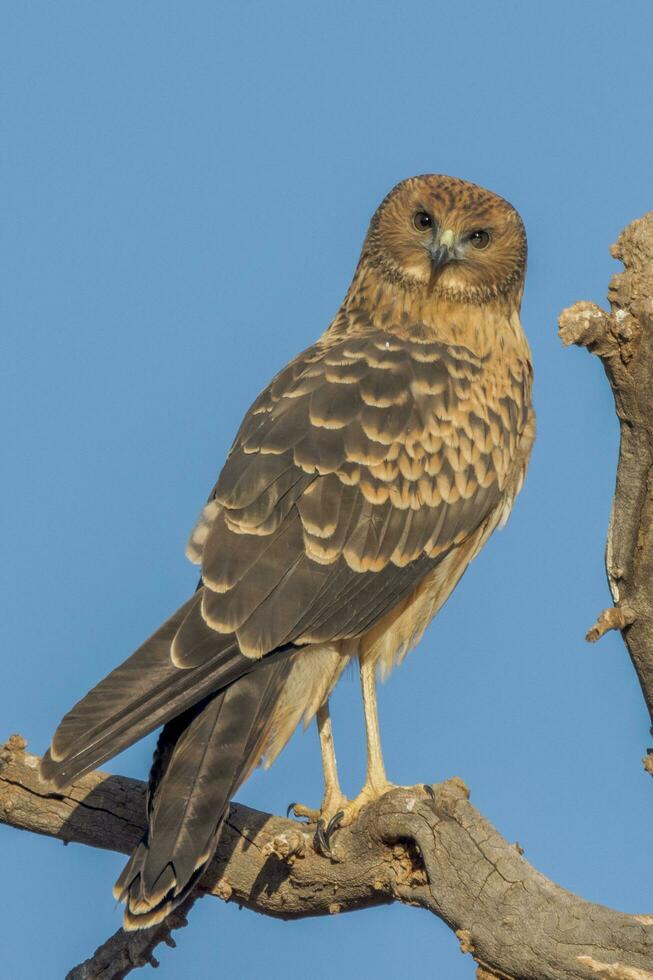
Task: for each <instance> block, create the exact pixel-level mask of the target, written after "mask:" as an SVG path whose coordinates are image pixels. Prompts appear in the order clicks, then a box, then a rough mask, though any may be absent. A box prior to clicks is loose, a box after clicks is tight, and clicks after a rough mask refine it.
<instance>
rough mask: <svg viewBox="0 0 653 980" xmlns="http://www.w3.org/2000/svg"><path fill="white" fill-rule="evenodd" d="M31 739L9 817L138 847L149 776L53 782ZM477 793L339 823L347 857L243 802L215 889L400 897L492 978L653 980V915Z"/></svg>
mask: <svg viewBox="0 0 653 980" xmlns="http://www.w3.org/2000/svg"><path fill="white" fill-rule="evenodd" d="M23 745H24V743H23V742H22V740H20V739H18V738H17V737H15V736H14V738H13V739H12V740H10V742H9V743H8V744H7V745H6V746H5V749H4V753H3V766H2V770H1V771H0V815H1V816H2V819H3V820H4V822H6V823H9V824H11V825H13V826H14V827H18V828H20V829H23V830H31V831H35V832H37V833H41V834H48V835H50V836H53V837H58V838H59V839H61V840H65V841H77V842H79V843H83V844H90V845H92V846H95V847H104V848H108V849H110V850H116V851H122V852H124V853H128V852H129V851H130V850H131V849H132V847H133V846H134V844H135V843H136V841H137V840H138V839H139V837H140V835H141V833H142V831H143V828H144V826H145V815H144V806H143V803H144V792H145V784H143V783H140V782H138V781H137V780H133V779H125V778H123V777H121V776H108V775H106V774H104V773H100V772H95V773H92V774H90V775H88V776H84V777H83V778H82V779H80V780H78V781H77V782H76V783H75V784H74V785H73V786H72V788H71V789H70V790H68V791H66V792H65V793H61V792H60V793H52V792H50V791H49V788H48V786H47V785H46V784H44V783H42V782H41V781H40V779H39V776H38V759H37V758H36V757H35V756H32V755H29V754H28V753H26V752H25V750H24V748H23ZM467 797H468V793H467V790H466V788H465V786H464V784H463V783H462V782H461V781H460V780H458V779H452V780H449V781H448V782H446V783H443V784H441V785H437V786H434V787H432V789H431V790H430V791H429V790H427V789H425V788H422V787H415V788H414V789H412V790H410V789H409V790H406V789H396V790H393V791H392V792H390V793H388V794H387V795H386V796H384V797H383V798H382V799H380V800H379V801H377V802H376V803H374V804H372V805H371V806H370V807H368V808H367V809H366V810H365V811H363V813H362V815H361V818H360V820H359V821H358V822H357V823H356V824H355V825H354V826H353V827H351V828H346V829H343V830H342V831H340V832H339V834H338V838H337V845H336V847H337V850H336V855H335V857H336V858H337V860H329V859H327V858H324V857H322V856H321V855H319V854H318V853H317V852H316V850H315V849H314V847H313V842H312V836H311V834H310V833H309V832H308V830H307V829H306V830H305V829H304V828H303V827H302V825H300V824H298V823H297V822H296V821H292V820H286V819H283V818H281V817H275V816H272V815H271V814H267V813H260V812H258V811H256V810H250V809H249V808H247V807H243V806H238V805H234V806H232V808H231V812H230V815H229V819H228V823H227V829H226V833H225V834H224V835H223V839H222V841H221V845H220V850H219V852H218V854H217V856H216V859H215V860H214V862H213V864H212V866H211V868H210V869H209V872H208V873H207V875H206V876H205V878H204V879H203V881H202V884H201V891H202V892H204V893H207V892H208V893H211V894H213V895H217V896H218V897H219V898H222V899H223V900H225V901H232V902H237V903H238V904H239V905H244V906H246V907H247V908H250V909H254V910H256V911H258V912H262V913H264V914H266V915H272V916H276V917H278V918H282V919H296V918H302V917H305V916H311V915H335V914H338V913H340V912H350V911H354V910H355V909H360V908H369V907H370V906H373V905H382V904H387V903H389V902H393V901H399V902H404V903H406V904H408V905H417V906H420V907H422V908H425V909H428V910H429V911H431V912H433V913H434V914H435V915H438V916H440V918H442V919H443V920H444V921H445V922H446V923H447V924H448V925H449V926H450V927H451V928H452V929H453V930H455V932H456V934H457V936H458V938H459V939H460V942H461V946H462V949H463V951H465V952H470V953H472V954H473V956H474V957H475V959H476V960H477V962H478V963H479V964H480V965H481V966H482V967H483V968H484V970H485V971H486V974H489V976H490V977H491V976H492V975H494V976H496V977H509V978H510V977H512V978H524V980H563V978H564V980H569V978H572V977H574V978H575V977H578V978H581V977H582V978H589V977H592V976H597V975H600V974H597V972H596V967H595V966H592V965H591V964H592V963H594V964H599V965H600V964H606V963H607V964H611V965H612V964H614V963H615V961H620V962H622V963H627V964H628V967H629V968H631V969H639V970H640V971H647V970H648V971H651V972H645V973H643V974H642V977H645V978H646V980H653V917H652V916H648V917H647V916H645V915H641V916H635V915H632V916H631V915H624V914H622V913H620V912H614V911H612V910H610V909H607V908H605V907H603V906H601V905H594V904H592V903H590V902H585V901H584V900H583V899H581V898H578V897H577V896H575V895H572V894H571V893H570V892H567V891H565V890H564V889H563V888H559V887H558V886H557V885H555V884H554V883H553V882H551V881H549V880H548V879H547V878H545V877H544V876H543V875H541V874H540V873H539V872H538V871H536V870H535V869H534V868H533V867H531V865H530V864H529V863H528V862H527V861H526V860H525V859H524V857H523V856H522V854H521V853H520V851H521V849H520V848H519V847H518V846H517V845H515V844H510V843H508V842H507V841H506V840H504V839H503V838H502V837H501V836H500V834H499V833H498V832H497V831H496V830H495V829H494V827H492V826H491V824H489V823H488V821H487V820H485V818H484V817H483V816H482V815H481V814H480V813H479V812H478V811H477V810H475V809H474V807H473V806H472V805H471V803H470V802H469V800H468V798H467ZM184 911H186V910H184ZM181 924H184V922H183V918H182V919H181V921H178V920H177V921H172V922H170V923H167V924H166V926H165V927H163V928H162V927H158V931H157V929H153V930H148V931H147V932H146V933H145V934H143V935H138V934H137V936H136V937H134V936H126V935H125V934H124V933H122V932H118V933H117V934H116V936H114V937H112V939H111V940H109V943H108V944H106V948H104V947H103V948H101V949H100V950H98V952H97V953H96V955H95V957H94V958H93V960H92V961H90V966H89V963H87V964H84V965H82V967H78V968H77V969H76V971H73V972H72V973H71V974H70V976H71V977H74V978H75V980H82V978H88V977H103V978H106V980H109V978H117V977H122V976H124V975H125V974H126V973H127V972H129V969H131V968H132V967H133V966H139V965H142V964H143V963H145V962H149V961H151V954H152V949H153V948H154V946H155V945H156V943H157V942H160V941H162V940H164V941H169V930H170V929H171V928H177V927H178V925H181ZM582 957H585V958H586V959H585V960H584V961H583V959H582ZM605 975H608V974H605ZM615 975H616V974H615ZM624 976H626V974H624ZM632 976H633V978H634V977H636V976H637V975H636V974H634V973H633V974H632Z"/></svg>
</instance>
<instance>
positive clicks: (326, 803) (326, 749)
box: [288, 701, 347, 824]
mask: <svg viewBox="0 0 653 980" xmlns="http://www.w3.org/2000/svg"><path fill="white" fill-rule="evenodd" d="M315 718H316V721H317V730H318V734H319V736H320V752H321V754H322V769H323V771H324V796H323V797H322V805H321V807H320V809H319V810H312V809H310V808H309V807H306V806H304V805H303V804H302V803H293V804H291V806H290V807H289V808H288V811H289V812H290V811H291V810H292V813H293V815H294V816H296V817H306V818H307V819H308V820H309V821H310V822H311V823H315V822H317V821H318V820H324V821H326V823H327V824H328V823H329V822H330V821H331V819H332V817H333V816H334V814H336V813H338V812H339V811H340V810H342V809H343V807H344V806H345V805H346V803H347V799H346V797H345V796H344V794H343V792H342V790H341V789H340V782H339V780H338V766H337V764H336V750H335V747H334V744H333V726H332V725H331V714H330V712H329V702H328V701H325V702H324V704H323V705H321V706H320V707H319V708H318V709H317V713H316V716H315Z"/></svg>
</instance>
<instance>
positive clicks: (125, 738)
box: [41, 174, 535, 930]
mask: <svg viewBox="0 0 653 980" xmlns="http://www.w3.org/2000/svg"><path fill="white" fill-rule="evenodd" d="M526 259H527V244H526V234H525V230H524V225H523V222H522V220H521V218H520V216H519V214H518V212H517V211H516V210H515V208H514V207H512V205H510V204H509V203H508V202H507V201H506V200H504V199H503V198H502V197H500V196H498V195H497V194H495V193H493V192H491V191H489V190H486V189H484V188H482V187H480V186H477V185H475V184H473V183H470V182H468V181H465V180H462V179H460V178H455V177H449V176H445V175H441V174H425V175H421V176H417V177H411V178H408V179H406V180H403V181H401V182H400V183H398V184H397V185H396V186H395V187H394V188H393V189H392V190H391V191H390V192H389V193H388V194H387V196H386V197H385V198H384V199H383V201H382V202H381V204H380V206H379V207H378V209H377V210H376V212H375V213H374V215H373V217H372V219H371V222H370V225H369V229H368V231H367V234H366V237H365V239H364V243H363V248H362V252H361V255H360V259H359V262H358V264H357V266H356V269H355V272H354V275H353V279H352V282H351V285H350V286H349V288H348V290H347V292H346V295H345V298H344V300H343V302H342V304H341V306H340V308H339V309H338V312H337V313H336V315H335V317H334V318H333V320H332V322H331V323H330V324H329V325H328V327H327V329H326V330H325V331H324V332H323V333H322V335H321V336H320V337H319V338H318V340H317V341H316V342H315V343H313V344H312V345H311V346H310V347H308V348H307V349H306V350H304V351H303V352H302V353H300V354H299V355H298V356H297V357H295V358H294V360H292V361H291V362H290V363H289V364H288V365H287V366H286V367H284V368H283V369H282V370H281V371H280V372H279V373H278V374H277V375H276V377H275V378H274V379H273V380H272V381H271V382H270V384H269V385H268V386H267V387H266V388H265V389H264V391H263V392H262V393H261V394H260V395H259V397H258V398H257V399H256V400H255V401H254V403H253V404H252V406H251V408H250V409H249V411H248V412H247V413H246V415H245V417H244V419H243V422H242V424H241V426H240V428H239V430H238V432H237V435H236V437H235V440H234V442H233V444H232V446H231V449H230V450H229V453H228V455H227V458H226V461H225V463H224V466H223V468H222V470H221V472H220V473H219V476H218V479H217V482H216V484H215V486H214V488H213V490H212V492H211V494H210V496H209V498H208V502H207V503H206V505H205V506H204V507H203V509H202V511H201V514H200V516H199V519H198V521H197V524H196V526H195V528H194V530H193V531H192V534H191V536H190V540H189V544H188V548H187V555H188V557H189V558H190V560H191V561H192V562H194V563H196V564H198V565H199V566H200V571H201V577H200V581H199V584H198V587H197V590H196V591H195V592H194V594H193V595H192V596H191V597H190V598H189V599H188V600H187V601H186V602H185V603H184V604H183V605H182V606H181V607H180V608H179V609H178V610H177V611H176V612H175V613H173V615H172V616H171V617H170V618H169V619H168V620H167V621H166V622H165V623H164V624H163V625H162V626H161V627H160V628H159V629H158V630H156V632H155V633H154V634H153V635H152V636H151V637H150V638H149V639H148V640H146V641H145V643H143V645H142V646H140V647H139V648H138V649H137V650H136V651H135V652H134V653H133V654H132V655H131V656H130V657H129V658H128V659H127V660H126V661H124V662H123V663H122V664H121V665H120V666H118V667H116V668H115V669H114V670H113V671H112V672H111V673H110V674H109V675H108V676H107V677H105V678H104V679H103V680H101V681H100V682H99V684H97V685H96V687H94V688H93V689H92V690H91V691H90V692H89V693H88V694H87V695H86V696H85V697H83V698H82V699H81V701H79V702H78V703H77V704H76V705H75V706H74V707H73V708H72V709H71V710H70V711H69V712H68V714H67V715H66V716H65V717H64V719H63V720H62V722H61V723H60V725H59V727H58V728H57V730H56V732H55V734H54V736H53V738H52V742H51V745H50V748H49V749H48V751H47V752H46V753H45V755H44V756H43V759H42V763H41V774H42V777H43V778H44V779H46V780H49V781H51V782H53V783H54V785H55V786H56V787H58V788H63V787H64V786H66V785H68V784H70V783H71V782H72V781H73V780H75V779H76V778H78V777H79V776H81V775H82V774H84V773H86V772H88V771H90V770H91V769H94V768H96V767H97V766H99V765H101V764H102V763H104V762H105V761H106V760H107V759H109V758H111V757H112V756H114V755H116V754H117V753H118V752H120V751H122V750H123V749H125V748H126V747H127V746H129V745H131V744H132V743H133V742H135V741H136V740H138V739H140V738H141V737H143V736H144V735H146V734H148V733H149V732H151V731H153V730H154V729H156V728H159V727H161V726H163V727H162V728H161V732H160V735H159V738H158V742H157V746H156V750H155V753H154V758H153V762H152V768H151V771H150V776H149V782H148V792H147V829H146V831H145V833H144V835H143V838H142V840H141V841H140V843H139V844H138V845H137V846H136V848H135V850H134V852H133V854H132V855H131V857H130V858H129V860H128V862H127V865H126V867H125V868H124V870H123V872H122V873H121V875H120V877H119V878H118V881H117V882H116V885H115V888H114V894H115V896H116V898H117V899H119V900H120V901H122V902H124V903H125V911H124V919H123V923H124V927H125V929H127V930H133V929H139V928H144V927H147V926H151V925H153V924H155V923H157V922H160V921H162V920H163V919H164V918H165V916H166V915H167V914H168V913H169V912H170V911H172V910H173V909H174V908H175V907H176V906H177V905H179V903H180V902H182V901H183V900H184V899H185V897H186V896H187V895H189V893H190V892H191V891H192V890H193V889H194V887H195V886H196V884H197V883H198V881H199V879H200V878H201V877H202V874H203V872H204V870H205V869H206V867H207V865H208V864H209V862H210V861H211V858H212V857H213V855H214V854H215V851H216V848H217V845H218V841H219V838H220V833H221V830H222V827H223V825H224V821H225V817H226V814H227V813H228V809H229V803H230V801H231V799H232V798H233V796H234V794H235V793H236V791H237V789H238V788H239V786H241V785H242V783H243V782H244V780H245V779H247V777H248V776H249V775H250V773H251V772H252V770H253V769H254V768H255V767H256V766H257V765H259V764H261V763H263V764H265V765H269V764H270V763H271V762H272V761H273V760H274V759H275V757H276V756H277V755H278V754H279V752H280V751H281V749H282V748H283V747H284V745H285V744H286V742H287V741H288V739H289V737H290V735H291V734H292V732H293V731H294V730H295V728H296V727H297V726H298V725H299V724H300V723H301V722H303V723H304V724H305V725H307V724H308V723H309V722H310V721H311V720H312V719H313V718H316V721H317V728H318V732H319V739H320V747H321V755H322V763H323V770H324V796H323V798H322V802H321V805H320V807H319V808H316V809H314V810H313V809H311V808H309V807H308V806H304V805H302V804H292V805H291V806H292V809H293V813H294V815H295V817H298V818H304V819H307V820H309V821H317V824H318V828H319V831H320V833H319V835H318V836H316V840H317V841H318V843H320V848H321V849H322V850H324V849H327V850H328V848H329V847H330V841H331V835H332V834H334V833H335V832H336V831H337V830H338V829H339V828H340V827H342V826H346V825H347V824H351V823H352V822H353V821H355V820H356V819H357V817H358V815H359V814H360V812H361V810H362V808H363V807H364V806H366V805H367V804H369V803H370V802H372V801H373V800H375V799H377V798H379V797H380V796H382V795H383V794H384V793H385V792H386V791H387V790H388V789H389V788H390V787H391V785H392V784H391V783H390V782H389V780H388V778H387V776H386V771H385V766H384V761H383V754H382V750H381V742H380V733H379V722H378V712H377V703H376V684H377V678H378V675H379V674H381V675H382V676H384V677H385V676H386V675H387V674H388V673H389V671H390V670H391V669H392V668H393V667H394V666H396V665H397V664H399V663H400V662H401V661H402V660H403V658H404V656H405V655H406V653H407V651H408V650H409V649H410V648H411V647H413V646H415V644H416V643H417V642H418V640H419V639H420V637H421V636H422V634H423V632H424V629H425V628H426V626H427V625H428V623H429V622H430V621H431V620H432V618H433V617H434V616H435V614H436V613H437V611H438V610H439V609H440V607H441V606H442V604H443V603H444V602H445V601H446V600H447V598H448V597H449V596H450V595H451V593H452V591H453V589H454V588H455V587H456V585H457V583H458V582H459V580H460V578H461V576H462V575H463V573H464V571H465V570H466V568H467V567H468V565H469V564H470V562H471V561H472V559H473V558H474V557H475V556H476V555H477V554H478V552H479V551H480V550H481V548H482V547H483V545H484V544H485V542H486V541H487V539H488V538H489V536H490V535H491V534H492V532H493V531H494V530H495V529H496V528H497V527H499V526H501V525H503V524H504V523H505V521H506V520H507V518H508V515H509V513H510V511H511V508H512V505H513V503H514V500H515V498H516V496H517V494H518V493H519V491H520V490H521V487H522V484H523V481H524V476H525V473H526V469H527V465H528V459H529V456H530V452H531V447H532V444H533V439H534V435H535V417H534V413H533V408H532V401H531V397H532V395H531V393H532V381H533V371H532V361H531V354H530V350H529V346H528V342H527V340H526V337H525V334H524V331H523V329H522V325H521V321H520V307H521V301H522V294H523V289H524V279H525V274H526ZM352 661H354V662H355V661H358V666H359V672H360V680H361V689H362V701H363V709H364V720H365V730H366V742H367V775H366V779H365V783H364V785H363V787H362V789H361V791H360V793H359V794H358V795H357V796H356V798H355V799H353V800H348V799H347V798H346V797H345V795H344V793H343V792H342V790H341V788H340V784H339V780H338V773H337V767H336V757H335V750H334V740H333V730H332V725H331V718H330V714H329V696H330V694H331V692H332V690H333V688H334V686H335V684H336V682H337V681H338V678H339V677H340V675H341V674H342V672H343V670H344V668H345V667H346V665H347V664H348V663H350V662H352ZM316 846H317V845H316Z"/></svg>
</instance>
